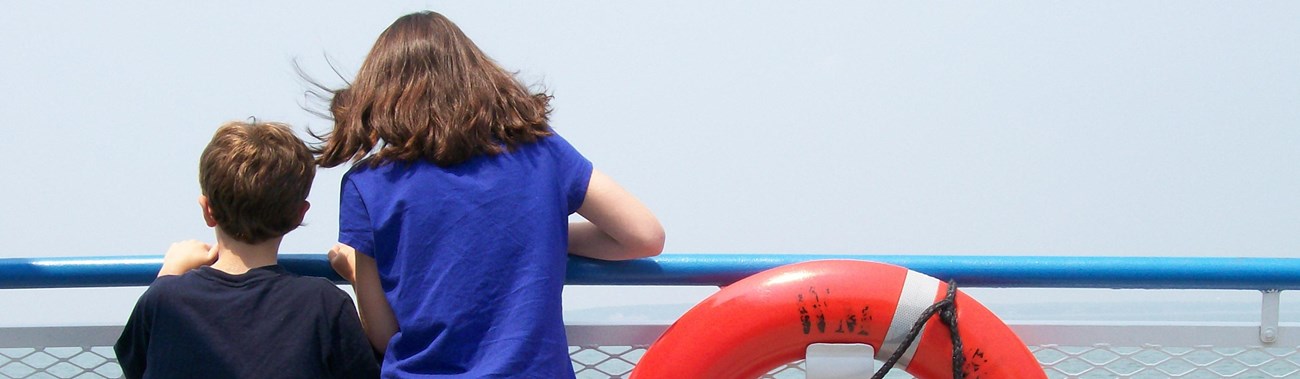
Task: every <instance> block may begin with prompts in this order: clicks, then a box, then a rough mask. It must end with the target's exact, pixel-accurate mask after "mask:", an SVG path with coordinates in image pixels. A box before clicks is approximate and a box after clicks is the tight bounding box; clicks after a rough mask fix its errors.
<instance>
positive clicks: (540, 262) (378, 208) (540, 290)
mask: <svg viewBox="0 0 1300 379" xmlns="http://www.w3.org/2000/svg"><path fill="white" fill-rule="evenodd" d="M591 171H592V166H591V162H589V161H587V159H586V158H583V157H582V155H581V154H579V153H578V152H577V151H576V150H574V148H573V147H572V146H570V145H569V143H568V142H566V141H565V140H564V139H563V138H560V136H558V135H555V136H550V137H546V138H543V139H541V140H539V141H537V142H535V143H531V144H525V145H521V146H518V147H517V148H516V149H515V150H514V151H511V152H506V153H502V154H498V155H481V156H477V157H474V158H471V159H470V160H468V161H466V162H463V163H460V164H457V165H454V166H450V167H441V166H438V165H436V164H434V163H432V162H427V161H414V162H387V163H383V164H380V165H378V166H372V165H370V164H368V163H361V164H358V165H356V166H354V167H353V168H352V169H351V170H350V171H349V172H348V173H347V174H346V175H345V176H344V177H343V183H342V189H341V199H340V206H339V242H342V243H344V244H347V245H348V246H352V247H353V248H355V249H356V250H357V251H358V252H360V253H362V254H367V255H369V256H371V257H373V258H374V259H375V262H376V264H377V266H378V268H379V276H380V281H381V284H382V286H383V289H384V294H385V296H386V298H387V299H388V303H389V304H390V305H391V306H392V308H393V313H394V315H395V316H396V318H397V323H398V326H399V331H398V332H397V334H396V335H394V336H393V338H392V339H391V340H390V341H389V344H388V351H387V354H385V356H384V362H383V365H382V366H383V377H385V378H504V377H510V378H545V379H557V378H573V377H574V373H573V367H572V364H571V363H570V360H569V353H568V342H567V340H566V339H565V335H564V320H563V319H562V316H561V310H560V303H561V302H560V294H561V291H562V290H563V288H564V274H565V261H566V257H567V251H568V216H569V215H570V214H572V213H573V212H575V211H576V210H577V209H578V207H580V206H581V205H582V200H583V198H584V197H585V196H586V191H587V183H588V181H589V180H590V179H591Z"/></svg>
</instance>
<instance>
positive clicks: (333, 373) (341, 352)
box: [325, 295, 379, 379]
mask: <svg viewBox="0 0 1300 379" xmlns="http://www.w3.org/2000/svg"><path fill="white" fill-rule="evenodd" d="M343 298H344V299H343V304H342V306H341V307H339V309H338V314H336V315H335V322H334V328H335V330H331V331H329V332H330V333H331V334H332V335H333V337H334V338H333V339H332V341H331V344H332V345H331V348H332V349H331V350H330V351H329V355H328V358H327V359H326V360H325V364H326V365H328V367H329V370H330V372H329V376H330V377H331V378H342V379H369V378H379V362H378V361H377V360H376V357H375V350H374V349H373V348H371V347H370V341H368V338H367V337H366V334H365V331H364V330H363V329H362V327H361V321H360V320H359V319H358V318H357V308H356V307H354V306H352V299H351V298H348V297H347V295H343Z"/></svg>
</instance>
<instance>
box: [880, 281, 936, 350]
mask: <svg viewBox="0 0 1300 379" xmlns="http://www.w3.org/2000/svg"><path fill="white" fill-rule="evenodd" d="M938 293H939V280H938V279H935V278H931V277H929V276H926V275H925V274H922V273H919V272H916V271H912V270H907V277H906V278H905V279H903V292H902V293H900V294H898V308H895V309H894V318H893V321H890V323H889V331H888V332H886V333H885V341H884V342H882V343H881V344H880V351H878V352H876V359H879V360H882V361H883V360H886V359H889V357H890V356H891V355H894V351H895V350H898V346H899V345H901V344H902V343H903V337H906V336H907V332H909V331H911V330H912V324H914V323H916V319H918V318H921V313H924V312H925V309H926V308H929V307H930V305H932V304H934V297H935V296H936V295H937V294H938ZM923 335H925V327H924V326H922V327H921V332H920V333H918V334H917V335H916V339H915V340H912V345H911V346H908V347H907V352H905V353H903V356H902V358H899V359H898V362H897V363H896V366H895V367H898V368H901V369H903V370H906V369H907V365H908V364H909V363H911V362H912V355H914V354H916V347H917V346H921V336H923Z"/></svg>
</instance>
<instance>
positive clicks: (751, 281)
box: [631, 260, 1047, 379]
mask: <svg viewBox="0 0 1300 379" xmlns="http://www.w3.org/2000/svg"><path fill="white" fill-rule="evenodd" d="M947 288H948V285H947V284H945V283H942V282H940V281H939V280H938V279H935V278H933V277H930V276H926V275H924V274H921V273H917V272H915V271H911V270H908V269H906V268H903V267H899V266H894V265H889V264H884V263H876V262H866V261H852V260H825V261H813V262H804V263H797V264H792V265H787V266H782V267H778V268H774V269H771V270H767V271H764V272H761V273H758V274H755V275H753V276H750V277H748V278H745V279H743V280H741V281H738V282H736V283H735V284H733V285H730V286H727V287H725V288H723V289H722V290H721V291H718V292H717V293H715V294H713V296H709V298H707V299H704V301H702V302H700V304H698V305H696V306H695V307H694V308H691V310H690V311H687V312H686V314H684V315H682V317H681V318H680V319H678V320H677V322H675V323H673V325H672V326H671V327H669V328H668V330H667V331H665V332H664V334H663V335H662V336H660V337H659V339H658V340H657V341H655V343H654V344H653V345H651V346H650V348H649V349H648V350H647V351H646V353H645V355H644V356H642V357H641V359H640V361H639V362H638V363H637V365H636V368H635V369H634V370H633V371H632V375H631V378H632V379H726V378H742V379H751V378H757V377H759V376H761V375H763V374H765V373H767V372H768V371H771V370H772V369H775V368H777V367H778V366H780V365H783V364H786V363H789V362H793V361H795V360H798V359H802V358H803V355H804V351H805V349H806V348H807V346H808V345H809V344H812V343H864V344H868V345H871V346H872V347H874V348H875V349H876V359H878V360H884V359H886V358H888V357H889V356H890V355H891V354H893V352H894V350H896V349H897V348H898V346H899V343H900V341H899V340H901V339H902V338H903V335H905V334H907V332H908V330H909V329H911V327H912V324H913V323H914V322H915V321H916V319H917V318H918V316H919V315H920V313H921V312H922V311H924V310H925V308H926V307H929V306H930V305H931V304H933V303H935V302H936V301H937V300H939V299H942V298H943V297H944V295H945V294H946V293H947ZM956 302H957V322H958V324H957V325H958V326H959V328H958V329H959V331H960V335H961V339H962V345H963V346H964V352H965V355H966V364H965V367H964V368H963V371H964V372H965V373H966V377H968V378H983V379H996V378H1046V377H1047V376H1046V374H1044V372H1043V368H1042V366H1040V365H1039V363H1038V360H1037V359H1035V358H1034V355H1033V354H1032V353H1030V352H1029V349H1028V348H1026V347H1025V344H1024V343H1022V342H1020V338H1019V337H1016V335H1015V333H1013V332H1012V331H1011V328H1008V327H1007V325H1006V324H1004V323H1003V322H1002V320H999V319H998V318H997V316H995V315H993V313H992V312H989V310H988V309H987V308H985V307H984V306H983V305H981V304H980V303H978V302H976V301H975V300H974V299H972V298H970V297H969V296H966V294H964V293H961V291H960V290H959V291H958V292H957V298H956ZM908 350H909V351H908V352H907V353H905V354H904V355H903V358H902V359H900V360H899V361H898V363H897V365H896V366H895V367H897V368H902V369H904V370H905V371H907V372H908V373H909V374H912V375H914V376H916V377H918V378H921V379H931V378H944V377H949V376H951V375H952V342H951V340H950V336H949V334H948V328H947V326H945V325H943V323H942V322H940V321H939V317H937V316H936V317H933V318H931V319H930V320H929V321H928V322H927V323H926V324H925V327H924V329H923V330H922V332H921V335H920V337H919V338H917V339H916V341H914V342H913V343H912V346H911V348H909V349H908Z"/></svg>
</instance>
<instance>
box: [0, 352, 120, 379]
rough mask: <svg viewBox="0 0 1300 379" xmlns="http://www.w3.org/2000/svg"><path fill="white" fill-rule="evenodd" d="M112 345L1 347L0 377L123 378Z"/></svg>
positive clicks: (49, 378) (44, 378) (32, 378)
mask: <svg viewBox="0 0 1300 379" xmlns="http://www.w3.org/2000/svg"><path fill="white" fill-rule="evenodd" d="M121 377H122V369H121V368H120V367H118V365H117V356H116V355H114V354H113V348H112V347H109V346H91V347H81V346H68V347H45V348H39V349H38V348H9V349H0V378H24V379H26V378H31V379H53V378H65V379H66V378H76V379H91V378H94V379H104V378H121Z"/></svg>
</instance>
